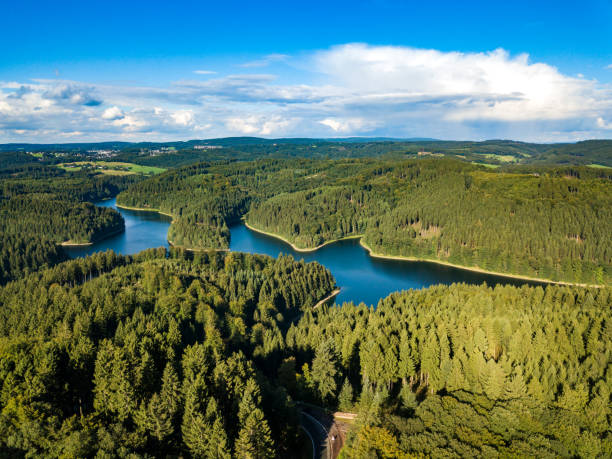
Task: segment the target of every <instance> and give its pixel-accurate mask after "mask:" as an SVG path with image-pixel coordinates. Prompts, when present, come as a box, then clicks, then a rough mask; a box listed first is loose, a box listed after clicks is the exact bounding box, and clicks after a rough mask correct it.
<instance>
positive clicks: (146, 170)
mask: <svg viewBox="0 0 612 459" xmlns="http://www.w3.org/2000/svg"><path fill="white" fill-rule="evenodd" d="M57 167H60V168H62V169H64V170H66V171H80V170H81V169H91V170H93V171H96V172H101V173H102V174H108V175H130V174H141V175H155V174H161V173H162V172H164V171H165V170H166V169H163V168H161V167H153V166H141V165H139V164H133V163H121V162H112V161H77V162H74V163H62V164H58V165H57Z"/></svg>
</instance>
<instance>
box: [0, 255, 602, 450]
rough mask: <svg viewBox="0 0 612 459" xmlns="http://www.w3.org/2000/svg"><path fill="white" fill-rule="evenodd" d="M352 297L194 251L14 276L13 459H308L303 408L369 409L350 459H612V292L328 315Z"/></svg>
mask: <svg viewBox="0 0 612 459" xmlns="http://www.w3.org/2000/svg"><path fill="white" fill-rule="evenodd" d="M334 285H335V282H334V280H333V278H332V276H331V275H330V274H329V272H328V271H327V270H326V269H325V268H323V267H322V266H320V265H318V264H316V263H309V264H305V263H303V262H296V261H294V260H293V259H292V258H291V257H280V258H279V259H276V260H275V259H272V258H269V257H265V256H257V255H246V254H238V253H222V252H208V253H207V252H198V253H189V252H184V251H182V250H178V249H172V250H171V251H170V254H169V257H167V254H166V251H165V250H164V249H151V250H148V251H145V252H142V253H140V254H138V255H135V256H133V257H123V256H118V255H115V254H113V253H112V252H106V253H101V254H97V255H94V256H91V257H87V258H83V259H78V260H72V261H68V262H65V263H61V264H59V265H57V266H55V267H53V268H51V269H48V270H45V271H41V272H38V273H34V274H31V275H29V276H27V277H25V278H24V279H22V280H19V281H13V282H10V283H8V284H7V285H6V286H4V287H2V288H0V336H1V338H0V406H1V410H0V445H1V448H2V450H3V452H4V454H8V455H11V456H21V455H23V454H26V453H27V454H28V455H29V456H44V457H56V456H64V457H65V456H71V457H88V456H101V457H105V456H111V455H112V456H119V457H136V456H147V455H153V456H167V455H170V456H175V455H183V456H191V457H230V456H231V457H275V456H276V457H288V456H295V455H296V454H297V451H298V450H299V449H300V448H301V447H303V445H302V444H300V443H299V427H298V422H299V421H298V416H297V407H296V404H295V402H296V401H297V400H302V401H306V402H310V403H316V404H319V405H321V406H325V407H327V408H329V409H332V410H333V409H341V410H344V411H354V412H356V413H357V414H358V417H357V421H356V424H355V425H354V427H353V428H352V430H351V433H350V434H349V438H348V443H347V445H346V446H345V448H344V450H343V455H344V457H359V458H361V457H364V458H365V457H412V455H431V456H436V457H437V456H470V457H485V456H486V457H490V456H496V455H501V456H540V457H559V456H562V457H575V456H581V457H609V455H610V454H612V438H611V437H610V427H609V426H610V414H611V413H610V392H611V390H612V379H611V378H612V373H611V370H612V366H611V364H610V362H611V357H612V355H611V353H612V333H611V329H610V323H611V319H612V317H611V316H610V298H611V297H610V296H611V292H610V290H609V289H608V288H603V289H585V288H577V287H559V286H548V287H546V289H543V288H541V287H527V286H525V287H522V288H516V287H510V286H506V287H501V286H500V287H496V288H495V289H492V288H489V287H487V286H486V285H483V286H468V285H463V284H459V285H452V286H438V287H432V288H429V289H425V290H421V291H408V292H401V293H395V294H392V295H390V296H389V297H388V298H386V299H384V300H381V301H380V303H379V304H378V306H377V307H376V308H374V307H367V306H365V305H360V306H355V305H353V304H345V305H343V306H341V307H329V308H328V307H319V308H317V309H314V310H313V309H312V306H313V305H314V304H316V303H317V302H318V300H320V299H321V298H323V297H325V296H326V295H327V294H328V293H329V292H330V291H331V290H332V289H333V288H334ZM299 314H303V315H302V316H301V318H300V316H299ZM441 318H444V320H440V319H441ZM134 455H136V456H134Z"/></svg>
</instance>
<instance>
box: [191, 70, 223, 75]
mask: <svg viewBox="0 0 612 459" xmlns="http://www.w3.org/2000/svg"><path fill="white" fill-rule="evenodd" d="M193 73H197V74H198V75H213V74H215V73H217V72H215V71H214V70H194V71H193Z"/></svg>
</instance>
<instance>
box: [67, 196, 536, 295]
mask: <svg viewBox="0 0 612 459" xmlns="http://www.w3.org/2000/svg"><path fill="white" fill-rule="evenodd" d="M97 205H99V206H104V207H112V208H115V209H117V210H118V211H119V212H120V213H121V214H122V215H123V218H124V219H125V232H124V233H122V234H119V235H116V236H112V237H110V238H108V239H105V240H103V241H100V242H98V243H96V244H93V245H91V246H87V247H73V248H69V249H68V252H69V254H70V255H71V256H72V257H80V256H85V255H89V254H91V253H94V252H97V251H103V250H107V249H112V250H114V251H115V252H117V253H121V254H124V255H128V254H134V253H137V252H140V251H141V250H144V249H147V248H150V247H160V246H164V247H168V241H167V233H168V227H169V226H170V221H171V218H170V217H167V216H164V215H161V214H158V213H156V212H140V211H132V210H125V209H119V208H117V206H116V202H115V200H114V199H113V200H109V201H103V202H100V203H97ZM230 231H231V243H230V250H232V251H239V252H249V253H259V254H265V255H270V256H273V257H276V256H278V255H279V254H280V253H284V254H291V255H293V257H294V258H296V259H298V260H300V259H304V260H305V261H318V262H319V263H321V264H322V265H324V266H325V267H327V268H328V269H329V270H330V271H331V273H332V274H333V276H334V278H335V279H336V283H337V285H338V286H339V287H340V288H341V290H340V294H339V295H338V296H337V297H336V302H338V303H342V302H345V301H352V302H354V303H356V304H358V303H360V302H364V303H366V304H376V303H378V300H379V299H381V298H384V297H385V296H387V295H388V294H389V293H391V292H395V291H397V290H407V289H411V288H414V289H418V288H423V287H429V286H430V285H436V284H452V283H453V282H466V283H469V284H482V283H483V282H486V283H487V284H488V285H495V284H512V285H523V284H525V283H527V282H525V281H521V280H518V279H511V278H506V277H500V276H493V275H489V274H482V273H476V272H472V271H465V270H462V269H457V268H452V267H449V266H443V265H438V264H435V263H427V262H413V261H400V260H386V259H380V258H372V257H370V256H369V255H368V252H367V251H366V250H365V249H364V248H363V247H361V246H360V245H359V241H358V240H357V239H347V240H344V241H339V242H335V243H333V244H330V245H326V246H324V247H322V248H320V249H319V250H317V251H315V252H296V251H294V250H293V249H292V248H291V246H290V245H288V244H287V243H285V242H283V241H281V240H279V239H276V238H274V237H271V236H266V235H265V234H261V233H257V232H255V231H251V230H249V229H248V228H247V227H246V226H244V224H242V223H239V224H236V225H234V226H232V227H231V228H230ZM529 283H530V284H534V283H533V282H529Z"/></svg>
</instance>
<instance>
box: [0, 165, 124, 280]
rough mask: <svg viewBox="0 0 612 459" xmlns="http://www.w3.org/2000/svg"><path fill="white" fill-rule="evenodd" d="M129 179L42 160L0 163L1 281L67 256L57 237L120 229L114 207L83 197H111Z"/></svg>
mask: <svg viewBox="0 0 612 459" xmlns="http://www.w3.org/2000/svg"><path fill="white" fill-rule="evenodd" d="M133 182H134V179H132V178H126V177H110V176H100V175H94V174H88V173H74V174H73V173H66V172H64V171H62V170H59V169H56V168H53V167H48V166H41V165H21V166H20V165H16V166H13V167H6V168H4V169H0V242H1V243H0V283H3V282H6V281H7V280H10V279H17V278H19V277H20V275H22V274H23V273H27V272H30V271H35V270H37V269H39V268H43V267H48V266H52V265H53V264H55V263H58V262H60V261H63V260H65V259H67V255H66V253H64V251H63V250H62V248H61V246H60V244H62V243H72V244H85V243H91V242H95V241H98V240H100V239H102V238H104V237H106V236H109V235H111V234H115V233H118V232H121V231H123V229H124V222H123V218H122V217H121V215H120V214H119V213H118V212H116V211H115V210H113V209H108V208H100V207H97V206H94V205H93V204H91V203H89V202H84V201H96V200H101V199H105V198H110V197H112V196H114V195H115V194H117V193H118V192H119V190H121V189H123V188H125V187H126V186H127V185H128V184H130V183H133Z"/></svg>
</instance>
